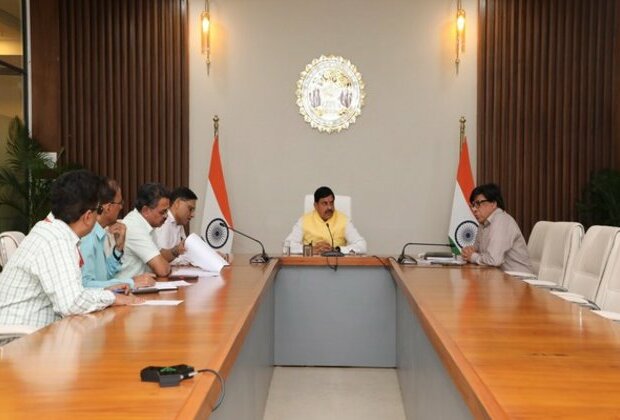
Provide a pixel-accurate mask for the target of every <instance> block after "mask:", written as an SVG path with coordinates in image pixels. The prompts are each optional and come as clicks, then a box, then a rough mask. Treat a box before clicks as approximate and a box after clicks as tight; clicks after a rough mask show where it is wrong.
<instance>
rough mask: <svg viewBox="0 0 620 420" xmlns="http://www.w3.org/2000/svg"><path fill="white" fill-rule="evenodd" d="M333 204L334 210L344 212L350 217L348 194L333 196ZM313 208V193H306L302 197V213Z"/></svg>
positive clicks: (349, 198)
mask: <svg viewBox="0 0 620 420" xmlns="http://www.w3.org/2000/svg"><path fill="white" fill-rule="evenodd" d="M334 205H335V206H336V210H338V211H341V212H342V213H344V214H346V215H347V217H348V218H349V219H351V197H350V196H348V195H336V197H334ZM312 209H314V195H313V194H308V195H306V197H305V198H304V213H308V212H309V211H312Z"/></svg>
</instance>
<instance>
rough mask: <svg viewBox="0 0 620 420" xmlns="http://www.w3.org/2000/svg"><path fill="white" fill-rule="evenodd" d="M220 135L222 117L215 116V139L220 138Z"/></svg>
mask: <svg viewBox="0 0 620 420" xmlns="http://www.w3.org/2000/svg"><path fill="white" fill-rule="evenodd" d="M219 135H220V117H218V116H217V115H214V116H213V137H219Z"/></svg>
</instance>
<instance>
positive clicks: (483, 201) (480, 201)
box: [471, 200, 489, 209]
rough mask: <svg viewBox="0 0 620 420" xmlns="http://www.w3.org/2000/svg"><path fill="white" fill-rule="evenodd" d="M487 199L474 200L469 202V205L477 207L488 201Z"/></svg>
mask: <svg viewBox="0 0 620 420" xmlns="http://www.w3.org/2000/svg"><path fill="white" fill-rule="evenodd" d="M488 202H489V200H476V201H472V202H471V206H472V207H473V208H475V209H477V208H479V207H480V205H481V204H482V203H488Z"/></svg>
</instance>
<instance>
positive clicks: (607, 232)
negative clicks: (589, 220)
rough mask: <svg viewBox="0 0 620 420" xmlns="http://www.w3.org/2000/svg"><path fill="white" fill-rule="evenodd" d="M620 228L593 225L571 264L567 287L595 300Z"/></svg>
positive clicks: (566, 282)
mask: <svg viewBox="0 0 620 420" xmlns="http://www.w3.org/2000/svg"><path fill="white" fill-rule="evenodd" d="M619 232H620V228H618V227H615V226H592V227H591V228H590V229H588V231H587V232H586V234H585V235H584V237H583V242H582V243H581V247H580V248H579V251H578V252H577V255H575V258H574V259H573V262H571V263H570V264H569V267H568V273H567V278H566V281H565V284H564V285H565V287H566V288H567V289H568V290H569V291H570V292H573V293H578V294H580V295H582V296H583V297H585V298H586V299H590V300H594V299H595V298H596V294H597V292H598V289H599V286H600V284H601V280H602V278H603V272H604V271H605V267H606V265H607V261H608V260H609V255H610V254H611V249H612V247H613V246H614V242H615V241H616V238H617V237H618V233H619Z"/></svg>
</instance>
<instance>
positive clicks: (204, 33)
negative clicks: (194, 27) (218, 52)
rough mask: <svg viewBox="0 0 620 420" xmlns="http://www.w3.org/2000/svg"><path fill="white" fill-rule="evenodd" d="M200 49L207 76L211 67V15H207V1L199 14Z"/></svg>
mask: <svg viewBox="0 0 620 420" xmlns="http://www.w3.org/2000/svg"><path fill="white" fill-rule="evenodd" d="M200 31H201V32H200V47H201V48H200V49H201V52H202V55H203V57H204V58H205V62H206V63H207V74H209V67H210V66H211V37H210V34H211V15H210V14H209V0H205V9H204V10H203V11H202V13H201V14H200Z"/></svg>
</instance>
